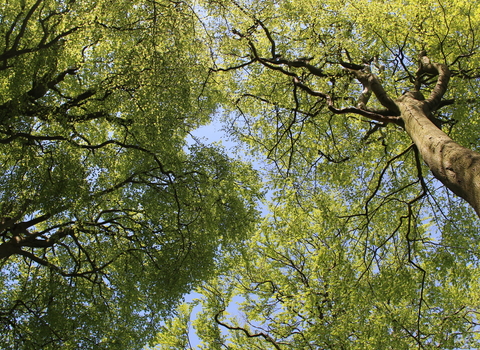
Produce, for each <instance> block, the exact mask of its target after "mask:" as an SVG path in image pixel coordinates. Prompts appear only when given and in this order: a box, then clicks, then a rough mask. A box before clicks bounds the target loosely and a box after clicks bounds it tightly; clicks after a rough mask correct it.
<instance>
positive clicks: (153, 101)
mask: <svg viewBox="0 0 480 350" xmlns="http://www.w3.org/2000/svg"><path fill="white" fill-rule="evenodd" d="M191 6H192V5H191V4H188V3H186V2H182V3H180V2H178V3H177V2H170V1H147V2H145V1H131V0H128V1H122V0H121V1H107V0H105V1H104V0H98V1H89V0H78V1H60V0H37V1H33V0H26V1H6V2H5V3H2V5H0V91H1V93H0V148H1V151H0V164H1V168H0V186H1V191H0V235H1V239H2V241H1V242H0V264H1V277H0V347H1V348H2V349H58V348H65V349H68V348H72V349H79V348H81V349H136V348H142V347H143V345H144V344H145V342H147V341H148V340H150V339H151V338H152V337H153V336H154V334H155V333H156V331H157V330H158V329H159V327H160V326H161V321H162V320H163V318H164V316H165V315H167V314H168V313H169V312H170V311H172V310H174V309H175V307H176V305H177V304H178V302H179V300H180V299H181V297H182V295H184V294H185V293H187V292H189V291H190V290H191V289H192V288H193V287H194V286H196V285H198V283H199V282H200V281H202V280H205V279H207V278H209V277H211V276H212V273H213V272H214V270H215V268H216V266H217V267H218V266H220V262H221V261H220V260H221V259H220V257H221V256H222V254H223V252H226V251H229V250H233V249H235V247H236V244H237V243H238V242H239V241H241V240H243V239H245V238H246V237H247V236H248V234H249V232H250V230H251V227H252V224H253V222H254V220H255V217H256V211H255V205H256V204H255V202H256V198H257V196H258V186H257V184H256V183H257V177H256V174H255V172H253V171H252V170H251V169H250V168H249V167H248V166H246V165H245V164H243V163H241V162H240V161H235V160H232V159H229V157H227V156H226V155H225V154H224V153H223V151H222V150H221V149H218V148H215V147H206V146H191V147H188V146H187V143H186V138H187V136H188V135H189V132H190V131H192V130H193V129H195V128H196V127H198V126H200V125H203V124H206V123H208V122H209V116H210V115H211V114H212V113H213V112H214V111H215V108H216V100H217V97H216V96H217V92H215V90H214V89H212V88H211V87H210V86H206V81H207V77H208V67H207V66H206V60H207V58H208V56H207V55H208V51H207V47H206V46H205V43H204V42H202V41H200V40H198V39H197V37H196V32H197V30H199V29H198V27H197V23H196V20H195V18H196V17H195V14H194V13H193V10H192V7H191Z"/></svg>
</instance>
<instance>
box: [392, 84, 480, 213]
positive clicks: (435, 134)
mask: <svg viewBox="0 0 480 350" xmlns="http://www.w3.org/2000/svg"><path fill="white" fill-rule="evenodd" d="M396 103H397V105H398V106H399V108H400V112H401V118H402V120H403V121H404V123H405V130H406V131H407V133H408V134H409V135H410V137H411V138H412V140H413V142H414V143H415V145H416V146H417V148H418V150H419V152H420V154H421V156H422V158H423V160H424V161H425V163H427V165H428V167H429V168H430V170H431V171H432V172H433V174H434V175H435V177H436V178H437V179H438V180H440V181H441V182H442V183H443V184H444V185H445V186H446V187H447V188H449V189H450V190H451V191H453V192H454V193H455V194H456V195H458V196H460V197H462V198H463V199H465V200H466V201H467V202H468V203H470V205H472V207H473V208H474V209H475V211H476V213H477V215H478V216H479V217H480V154H479V153H477V152H474V151H472V150H470V149H468V148H465V147H462V146H460V145H459V144H457V143H456V142H454V141H453V140H452V139H451V138H450V137H448V136H447V134H445V133H444V132H443V131H442V130H440V129H439V128H437V127H436V126H435V124H433V122H432V121H431V120H430V119H429V118H428V115H430V110H429V108H428V104H427V103H426V102H425V101H419V100H417V99H415V98H414V97H413V96H412V95H411V94H408V93H407V94H406V95H404V96H402V97H401V98H400V99H399V100H397V101H396Z"/></svg>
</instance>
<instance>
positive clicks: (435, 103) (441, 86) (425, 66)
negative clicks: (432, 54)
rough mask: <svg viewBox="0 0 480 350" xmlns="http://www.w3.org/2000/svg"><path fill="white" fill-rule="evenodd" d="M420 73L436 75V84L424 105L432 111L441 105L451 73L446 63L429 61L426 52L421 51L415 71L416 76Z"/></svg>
mask: <svg viewBox="0 0 480 350" xmlns="http://www.w3.org/2000/svg"><path fill="white" fill-rule="evenodd" d="M422 74H432V75H438V79H437V84H436V85H435V87H434V88H433V90H432V92H431V93H430V96H429V97H428V98H427V99H426V100H425V102H426V105H427V106H428V108H429V109H430V111H431V112H433V111H435V110H437V109H438V108H440V107H441V106H442V98H443V96H444V95H445V92H446V91H447V88H448V82H449V81H450V76H451V73H450V70H449V69H448V67H447V66H446V65H444V64H441V63H435V62H431V61H430V59H429V58H428V57H427V56H426V53H425V52H424V51H422V53H421V55H420V67H419V69H418V72H417V77H419V76H421V75H422Z"/></svg>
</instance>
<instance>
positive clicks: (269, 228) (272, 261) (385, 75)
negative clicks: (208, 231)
mask: <svg viewBox="0 0 480 350" xmlns="http://www.w3.org/2000/svg"><path fill="white" fill-rule="evenodd" d="M208 9H209V11H211V12H210V13H211V16H212V18H213V19H212V20H211V21H212V26H211V30H218V32H222V33H223V36H220V35H217V36H216V37H218V38H220V39H219V41H218V42H217V43H216V45H217V46H216V52H218V59H217V60H216V61H215V64H214V66H213V68H212V70H213V71H215V72H216V74H217V75H216V77H217V78H216V81H217V82H218V83H219V84H222V82H227V84H223V85H222V86H223V88H224V89H225V91H227V93H226V95H227V96H229V97H231V98H230V104H229V106H230V108H229V109H228V111H227V113H226V115H225V121H226V122H227V123H228V127H229V128H230V131H231V132H232V134H234V135H236V136H237V137H238V138H239V140H241V141H244V142H245V143H246V144H247V145H248V146H249V147H250V149H251V150H252V152H254V153H255V154H256V155H257V156H258V157H259V158H260V159H263V161H264V162H265V163H264V168H265V172H264V174H263V176H264V177H265V181H266V182H267V183H268V186H269V187H268V189H269V190H270V192H269V193H270V200H269V203H268V209H269V211H268V212H269V214H268V215H267V216H266V217H265V219H264V222H263V223H262V224H261V225H260V226H259V227H258V233H257V235H256V236H255V237H253V238H252V239H251V240H249V243H248V246H247V247H246V248H245V250H244V251H243V256H242V257H240V258H238V259H237V260H236V263H235V264H234V265H233V266H234V268H233V269H231V270H230V271H229V272H226V273H224V274H221V275H220V276H219V277H218V278H216V279H214V280H212V281H211V282H210V283H209V284H207V285H205V287H204V288H203V289H200V290H199V293H201V294H202V295H203V299H202V300H203V301H202V303H203V306H204V308H203V311H202V312H201V313H200V315H197V317H198V319H199V321H198V322H195V321H194V325H195V327H196V328H197V330H198V333H199V335H200V337H201V340H202V341H203V344H202V345H201V348H204V349H210V348H212V349H213V348H218V349H220V348H229V349H245V348H249V349H254V348H258V349H412V348H419V349H427V348H428V349H430V348H432V349H433V348H441V349H459V348H463V349H470V348H476V347H478V346H479V337H478V332H479V328H478V312H479V306H480V305H479V300H480V298H479V295H478V282H479V280H480V279H479V277H480V271H479V267H478V256H479V253H480V250H479V248H480V247H479V244H478V234H479V230H478V217H477V216H478V214H479V209H478V198H479V197H478V189H479V180H478V176H479V168H478V159H479V156H478V153H476V152H477V151H478V133H479V131H480V130H479V127H478V125H479V117H478V113H479V106H480V101H479V100H478V90H479V83H480V74H479V73H480V72H479V67H480V55H479V54H478V48H479V44H480V43H479V41H478V37H479V34H480V12H479V9H477V8H476V7H475V6H473V5H471V3H469V2H467V1H451V2H448V3H444V2H442V1H434V2H432V1H428V2H427V1H415V2H405V1H386V2H384V1H367V0H366V1H363V0H360V1H354V2H350V1H343V0H342V1H336V0H332V1H329V0H327V1H314V0H312V1H302V2H301V3H300V2H298V3H295V2H293V1H269V2H250V1H245V2H241V1H212V2H210V4H209V8H208ZM212 36H213V35H212ZM220 77H221V78H220ZM225 109H226V110H227V107H225ZM452 140H455V142H454V141H452ZM457 143H458V144H457ZM460 145H461V146H460ZM457 196H458V197H457ZM467 203H468V204H467ZM472 208H473V209H474V210H476V212H477V213H476V214H475V212H474V210H472ZM235 297H236V298H235ZM239 298H240V299H241V300H242V302H241V303H240V305H239V307H238V315H233V316H232V315H230V316H229V315H228V314H227V313H226V312H225V310H226V309H227V307H228V305H230V304H231V303H232V300H235V299H237V300H238V299H239ZM206 320H209V322H207V321H206Z"/></svg>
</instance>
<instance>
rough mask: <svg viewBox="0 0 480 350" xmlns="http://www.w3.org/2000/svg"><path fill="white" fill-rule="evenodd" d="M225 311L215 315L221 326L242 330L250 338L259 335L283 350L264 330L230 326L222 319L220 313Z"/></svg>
mask: <svg viewBox="0 0 480 350" xmlns="http://www.w3.org/2000/svg"><path fill="white" fill-rule="evenodd" d="M223 311H225V310H220V311H219V312H218V313H217V314H216V315H215V322H217V323H218V324H219V325H220V326H222V327H225V328H226V329H228V330H231V331H241V332H243V333H244V334H245V335H246V336H247V337H248V338H258V337H261V338H263V339H265V340H266V341H268V342H269V343H270V344H272V345H273V347H274V348H275V349H277V350H281V348H280V346H279V345H278V344H277V343H276V342H275V340H274V339H273V338H272V337H271V336H269V335H268V334H265V333H263V332H260V333H250V332H249V331H248V330H247V329H245V328H243V327H233V326H230V325H228V324H226V323H224V322H222V321H220V314H221V313H222V312H223Z"/></svg>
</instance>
